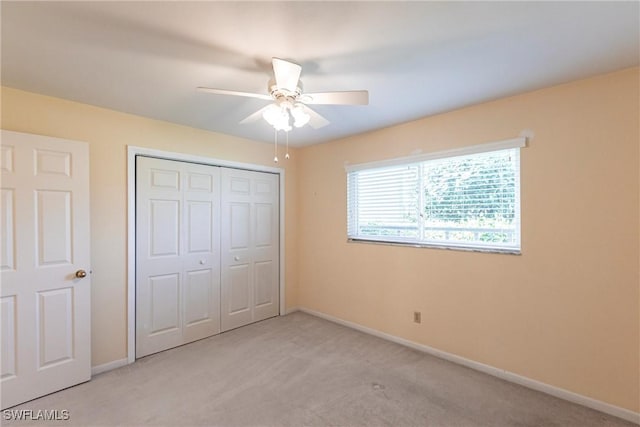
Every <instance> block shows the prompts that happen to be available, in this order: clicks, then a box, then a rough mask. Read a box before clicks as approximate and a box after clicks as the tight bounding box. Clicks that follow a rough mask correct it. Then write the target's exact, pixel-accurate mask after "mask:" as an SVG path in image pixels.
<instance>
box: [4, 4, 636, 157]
mask: <svg viewBox="0 0 640 427" xmlns="http://www.w3.org/2000/svg"><path fill="white" fill-rule="evenodd" d="M1 14H2V51H1V53H2V74H1V77H2V84H3V85H6V86H10V87H14V88H18V89H23V90H27V91H32V92H38V93H42V94H46V95H51V96H56V97H60V98H66V99H71V100H75V101H80V102H84V103H88V104H93V105H97V106H101V107H106V108H110V109H114V110H118V111H123V112H128V113H133V114H137V115H141V116H145V117H151V118H155V119H160V120H166V121H169V122H174V123H180V124H184V125H187V126H192V127H195V128H201V129H208V130H212V131H216V132H222V133H226V134H231V135H236V136H240V137H245V138H250V139H253V140H261V141H266V142H269V141H273V130H272V129H271V128H270V127H269V126H268V125H267V124H266V123H265V122H264V121H263V120H260V121H258V122H255V123H251V124H245V125H240V124H238V122H239V121H240V120H242V119H243V118H245V117H246V116H248V115H249V114H251V113H253V112H254V111H256V110H258V109H259V108H261V107H262V106H264V105H265V103H266V101H261V100H258V99H249V98H238V97H229V96H222V95H212V94H206V93H201V92H197V91H196V90H195V87H196V86H210V87H216V88H223V89H232V90H239V91H248V92H261V93H266V89H267V88H266V86H267V81H268V79H269V77H270V72H271V69H270V60H271V57H273V56H276V57H280V58H285V59H289V60H292V61H294V62H297V63H299V64H301V65H302V67H303V69H302V76H301V79H302V80H303V82H304V87H305V90H306V91H307V92H323V91H336V90H352V89H353V90H356V89H368V90H369V94H370V105H368V106H315V107H314V109H315V110H316V111H318V112H319V113H320V114H322V115H324V116H325V117H326V118H327V119H329V120H330V121H331V124H330V125H329V126H326V127H325V128H322V129H319V130H313V129H310V128H309V127H305V128H304V129H295V130H294V131H293V132H292V133H291V143H292V145H298V146H301V145H307V144H312V143H318V142H324V141H328V140H332V139H336V138H339V137H343V136H347V135H352V134H356V133H361V132H366V131H370V130H374V129H379V128H382V127H386V126H390V125H394V124H398V123H402V122H406V121H409V120H413V119H416V118H420V117H424V116H429V115H432V114H437V113H440V112H444V111H448V110H452V109H456V108H460V107H463V106H467V105H471V104H475V103H479V102H482V101H487V100H491V99H496V98H500V97H504V96H508V95H513V94H517V93H521V92H524V91H529V90H533V89H537V88H541V87H545V86H549V85H554V84H558V83H563V82H567V81H571V80H574V79H579V78H583V77H587V76H590V75H595V74H599V73H605V72H609V71H613V70H617V69H621V68H625V67H630V66H634V65H638V63H639V56H640V53H639V52H640V41H639V40H640V34H639V27H640V23H639V14H640V3H638V2H636V1H630V2H401V1H396V2H331V3H328V2H184V1H181V2H24V1H18V2H10V1H2V3H1ZM391 142H392V141H390V143H391Z"/></svg>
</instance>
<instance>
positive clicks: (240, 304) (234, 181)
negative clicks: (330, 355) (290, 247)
mask: <svg viewBox="0 0 640 427" xmlns="http://www.w3.org/2000/svg"><path fill="white" fill-rule="evenodd" d="M221 175H222V179H221V180H222V216H221V219H222V316H221V319H222V330H223V331H227V330H229V329H233V328H237V327H239V326H243V325H246V324H248V323H252V322H257V321H259V320H264V319H267V318H269V317H273V316H277V315H278V313H279V311H280V310H279V292H278V291H279V283H280V261H279V260H280V258H279V235H280V232H279V221H280V219H279V218H280V215H279V181H278V175H275V174H270V173H263V172H254V171H246V170H238V169H228V168H223V169H222V171H221Z"/></svg>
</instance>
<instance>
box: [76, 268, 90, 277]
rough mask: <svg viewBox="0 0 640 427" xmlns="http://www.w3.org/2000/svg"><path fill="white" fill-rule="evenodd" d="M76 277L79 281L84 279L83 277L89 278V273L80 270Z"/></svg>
mask: <svg viewBox="0 0 640 427" xmlns="http://www.w3.org/2000/svg"><path fill="white" fill-rule="evenodd" d="M76 277H77V278H78V279H82V278H83V277H87V272H86V271H84V270H78V271H76Z"/></svg>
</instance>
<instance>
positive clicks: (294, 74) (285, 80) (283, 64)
mask: <svg viewBox="0 0 640 427" xmlns="http://www.w3.org/2000/svg"><path fill="white" fill-rule="evenodd" d="M272 62H273V75H274V77H275V78H276V85H278V88H279V89H286V90H288V91H289V92H295V90H296V88H297V87H298V80H300V72H301V71H302V67H301V66H299V65H298V64H294V63H293V62H289V61H285V60H284V59H280V58H273V59H272Z"/></svg>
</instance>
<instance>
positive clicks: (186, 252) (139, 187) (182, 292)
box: [136, 157, 220, 357]
mask: <svg viewBox="0 0 640 427" xmlns="http://www.w3.org/2000/svg"><path fill="white" fill-rule="evenodd" d="M219 175H220V171H219V168H217V167H211V166H204V165H197V164H192V163H185V162H177V161H171V160H163V159H153V158H149V157H138V158H137V160H136V356H137V357H142V356H146V355H148V354H151V353H155V352H158V351H162V350H166V349H168V348H171V347H175V346H178V345H182V344H186V343H187V342H190V341H194V340H197V339H201V338H205V337H207V336H211V335H214V334H217V333H219V332H220V315H219V313H220V308H219V307H220V244H219V241H220V232H219V230H220V219H219V212H220V188H219V186H220V179H219Z"/></svg>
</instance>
